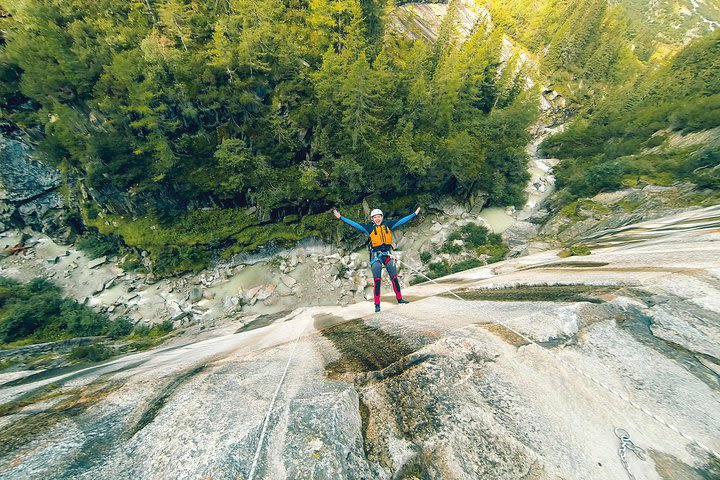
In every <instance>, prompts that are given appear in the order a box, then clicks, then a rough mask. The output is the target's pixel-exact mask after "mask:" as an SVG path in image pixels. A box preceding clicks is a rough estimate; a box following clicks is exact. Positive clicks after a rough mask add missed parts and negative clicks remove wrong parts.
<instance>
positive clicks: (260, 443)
mask: <svg viewBox="0 0 720 480" xmlns="http://www.w3.org/2000/svg"><path fill="white" fill-rule="evenodd" d="M306 328H307V327H304V328H303V329H302V330H301V331H300V333H298V336H297V338H296V339H295V344H294V345H293V348H292V351H291V352H290V356H289V357H288V361H287V363H286V364H285V370H284V371H283V374H282V377H280V382H278V384H277V387H276V388H275V394H274V395H273V398H272V401H271V402H270V406H269V407H268V410H267V413H266V414H265V420H264V421H263V426H262V430H261V431H260V439H259V440H258V445H257V448H256V449H255V458H253V463H252V467H251V468H250V474H249V475H248V480H253V478H254V477H255V469H256V468H257V463H258V460H259V458H260V451H261V450H262V446H263V443H264V441H265V434H266V432H267V426H268V422H269V421H270V414H271V413H272V411H273V408H274V407H275V401H276V400H277V397H278V394H279V393H280V387H282V384H283V382H284V381H285V376H286V375H287V372H288V369H289V368H290V363H291V362H292V359H293V356H294V355H295V349H296V348H297V345H298V342H299V341H300V337H301V336H302V334H303V333H305V329H306Z"/></svg>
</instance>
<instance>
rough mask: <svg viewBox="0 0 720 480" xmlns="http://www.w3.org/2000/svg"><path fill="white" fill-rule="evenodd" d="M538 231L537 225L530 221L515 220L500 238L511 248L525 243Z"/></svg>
mask: <svg viewBox="0 0 720 480" xmlns="http://www.w3.org/2000/svg"><path fill="white" fill-rule="evenodd" d="M537 233H538V226H537V225H536V224H534V223H530V222H516V223H514V224H512V225H510V226H509V227H508V228H506V229H505V231H504V232H503V233H502V238H503V240H504V241H505V242H507V244H508V246H509V247H510V248H511V249H513V248H516V247H519V246H522V245H525V244H527V243H528V242H529V241H530V239H531V238H533V237H535V236H536V235H537Z"/></svg>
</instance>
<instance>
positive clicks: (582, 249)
mask: <svg viewBox="0 0 720 480" xmlns="http://www.w3.org/2000/svg"><path fill="white" fill-rule="evenodd" d="M591 253H592V251H591V250H590V247H588V246H587V245H582V244H579V245H572V246H571V247H568V248H565V249H563V250H560V251H559V252H558V257H560V258H567V257H574V256H583V255H590V254H591Z"/></svg>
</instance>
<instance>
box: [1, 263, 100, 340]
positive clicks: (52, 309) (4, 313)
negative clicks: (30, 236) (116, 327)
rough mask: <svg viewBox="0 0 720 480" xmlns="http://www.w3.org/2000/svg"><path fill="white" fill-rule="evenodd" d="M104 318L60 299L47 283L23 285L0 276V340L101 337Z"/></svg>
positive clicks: (40, 280) (75, 303)
mask: <svg viewBox="0 0 720 480" xmlns="http://www.w3.org/2000/svg"><path fill="white" fill-rule="evenodd" d="M107 328H108V322H107V317H106V316H104V315H100V314H97V313H95V312H93V311H92V310H90V309H89V308H88V307H85V306H83V305H80V304H79V303H77V302H76V301H74V300H71V299H68V298H63V297H62V292H61V290H60V288H59V287H57V286H56V285H54V284H53V283H51V282H50V281H48V280H44V279H39V278H38V279H34V280H32V281H30V282H28V283H26V284H22V283H19V282H16V281H14V280H11V279H8V278H5V277H2V276H0V341H2V342H4V343H10V342H16V341H19V340H27V341H29V342H30V343H37V342H47V341H55V340H62V339H66V338H72V337H87V336H94V335H103V334H105V333H106V332H107Z"/></svg>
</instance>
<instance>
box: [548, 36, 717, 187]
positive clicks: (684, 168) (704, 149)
mask: <svg viewBox="0 0 720 480" xmlns="http://www.w3.org/2000/svg"><path fill="white" fill-rule="evenodd" d="M718 58H720V32H715V33H713V34H712V35H709V36H708V37H705V38H701V39H698V40H696V41H694V42H692V43H690V44H689V45H688V46H687V47H685V48H684V49H682V50H681V51H680V52H678V53H677V55H676V56H674V57H673V58H671V59H670V60H669V61H667V62H666V63H664V64H660V65H658V66H657V67H656V68H654V69H652V70H650V71H649V72H648V73H647V74H646V75H644V76H642V77H639V78H638V79H637V80H636V81H633V82H630V83H629V84H628V85H627V86H625V87H623V88H622V89H620V90H619V92H618V93H617V94H616V95H614V96H612V97H609V98H607V99H606V100H605V101H604V102H603V103H602V104H601V105H600V106H599V108H598V109H597V111H595V112H594V113H593V114H592V115H591V116H589V117H588V118H584V119H581V120H578V121H577V122H575V123H574V124H573V125H572V126H571V127H570V128H569V129H567V130H566V131H565V132H563V133H561V134H558V135H555V136H553V137H550V138H548V139H547V140H546V141H545V142H544V143H543V145H542V148H543V150H544V151H545V153H546V154H549V155H551V156H557V157H559V158H562V159H563V162H562V163H561V164H560V165H559V166H558V168H557V169H556V178H557V185H558V187H560V188H564V189H566V190H567V191H568V192H569V193H570V194H571V197H569V198H568V200H571V199H572V198H577V197H583V196H592V195H594V194H596V193H598V192H601V191H605V190H615V189H618V188H620V187H621V186H622V185H623V184H632V182H633V178H634V179H636V180H637V178H639V177H642V179H643V180H645V181H648V182H650V183H656V184H661V185H668V184H671V183H672V182H674V181H677V180H690V181H693V182H698V184H702V185H713V180H712V177H713V176H714V175H715V174H714V172H715V170H714V165H717V162H716V160H714V159H715V158H716V155H717V148H718V146H717V143H715V144H714V145H713V144H712V143H711V144H709V145H705V146H704V145H702V144H700V145H699V146H697V147H694V148H691V149H682V148H680V147H674V148H673V147H672V146H671V145H670V144H669V142H668V140H667V137H668V134H667V133H664V134H658V133H659V131H661V130H670V131H671V132H672V131H676V132H678V133H681V134H688V133H692V132H697V131H700V130H706V129H710V128H715V127H718V126H720V62H718V60H717V59H718ZM676 136H677V135H676ZM650 148H656V149H660V150H659V151H657V152H653V153H650V152H647V151H646V150H645V149H650ZM702 167H704V168H702ZM698 168H701V170H697V169H698ZM702 171H705V173H704V174H702V173H701V172H702ZM708 175H709V177H708ZM711 188H712V187H711Z"/></svg>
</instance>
